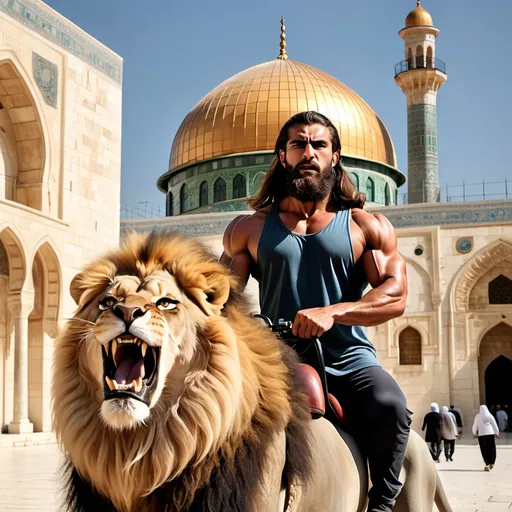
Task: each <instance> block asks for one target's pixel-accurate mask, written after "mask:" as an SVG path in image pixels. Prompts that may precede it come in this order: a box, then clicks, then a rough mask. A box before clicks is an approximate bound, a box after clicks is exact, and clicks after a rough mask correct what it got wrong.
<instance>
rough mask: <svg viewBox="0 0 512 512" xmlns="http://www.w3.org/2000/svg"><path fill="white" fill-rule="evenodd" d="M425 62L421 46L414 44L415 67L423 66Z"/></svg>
mask: <svg viewBox="0 0 512 512" xmlns="http://www.w3.org/2000/svg"><path fill="white" fill-rule="evenodd" d="M424 67H425V63H424V59H423V47H422V46H421V45H418V46H416V68H424Z"/></svg>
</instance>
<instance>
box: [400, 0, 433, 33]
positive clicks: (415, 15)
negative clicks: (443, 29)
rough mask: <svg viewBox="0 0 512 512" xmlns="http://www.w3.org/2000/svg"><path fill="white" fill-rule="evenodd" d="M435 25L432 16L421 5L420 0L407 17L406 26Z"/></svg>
mask: <svg viewBox="0 0 512 512" xmlns="http://www.w3.org/2000/svg"><path fill="white" fill-rule="evenodd" d="M433 26H434V23H433V21H432V16H431V15H430V13H429V12H428V11H427V10H426V9H424V8H423V7H422V6H421V5H420V2H419V0H418V3H417V5H416V7H415V8H414V9H413V10H412V11H411V12H410V13H409V14H408V15H407V18H405V28H410V27H433Z"/></svg>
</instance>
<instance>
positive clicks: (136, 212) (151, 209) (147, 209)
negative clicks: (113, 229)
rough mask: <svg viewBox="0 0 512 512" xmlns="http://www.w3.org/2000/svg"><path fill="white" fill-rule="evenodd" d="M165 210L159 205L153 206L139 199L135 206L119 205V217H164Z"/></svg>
mask: <svg viewBox="0 0 512 512" xmlns="http://www.w3.org/2000/svg"><path fill="white" fill-rule="evenodd" d="M164 216H165V210H164V208H163V207H161V206H153V203H151V202H149V201H139V202H138V203H136V204H135V206H131V205H129V204H122V205H121V219H131V220H133V219H153V218H158V217H164Z"/></svg>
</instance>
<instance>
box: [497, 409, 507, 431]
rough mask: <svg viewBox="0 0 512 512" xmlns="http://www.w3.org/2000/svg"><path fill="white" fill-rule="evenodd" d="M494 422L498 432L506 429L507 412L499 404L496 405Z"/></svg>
mask: <svg viewBox="0 0 512 512" xmlns="http://www.w3.org/2000/svg"><path fill="white" fill-rule="evenodd" d="M496 422H497V423H498V428H499V429H500V432H504V431H505V430H507V423H508V414H507V413H506V412H505V411H504V410H503V409H502V408H501V405H497V406H496Z"/></svg>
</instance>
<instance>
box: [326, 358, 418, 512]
mask: <svg viewBox="0 0 512 512" xmlns="http://www.w3.org/2000/svg"><path fill="white" fill-rule="evenodd" d="M327 381H328V387H329V392H330V393H332V394H333V395H334V396H335V397H336V398H337V399H338V400H339V402H340V404H341V406H342V407H343V410H344V412H345V413H346V417H347V419H348V423H349V424H350V429H351V433H352V434H353V436H354V438H355V440H356V442H357V444H358V446H359V447H360V449H361V450H362V452H363V454H364V455H365V456H367V457H368V464H369V467H370V476H371V479H372V483H373V486H372V488H371V490H370V492H369V498H370V505H369V508H368V510H383V511H390V510H391V509H392V507H393V505H394V503H395V496H396V495H397V493H398V491H399V490H400V488H401V486H402V484H401V482H400V480H399V476H400V470H401V468H402V462H403V458H404V453H405V448H406V446H407V438H408V436H409V430H410V428H409V425H410V424H411V412H410V411H409V410H408V409H407V403H406V400H405V396H404V394H403V393H402V390H401V389H400V387H399V386H398V384H397V383H396V382H395V381H394V380H393V378H392V377H391V375H389V374H388V373H387V372H386V371H385V370H383V369H382V368H381V367H380V366H372V367H369V368H363V369H362V370H357V371H355V372H352V373H350V374H348V375H343V376H341V377H337V376H334V375H330V374H327Z"/></svg>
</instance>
